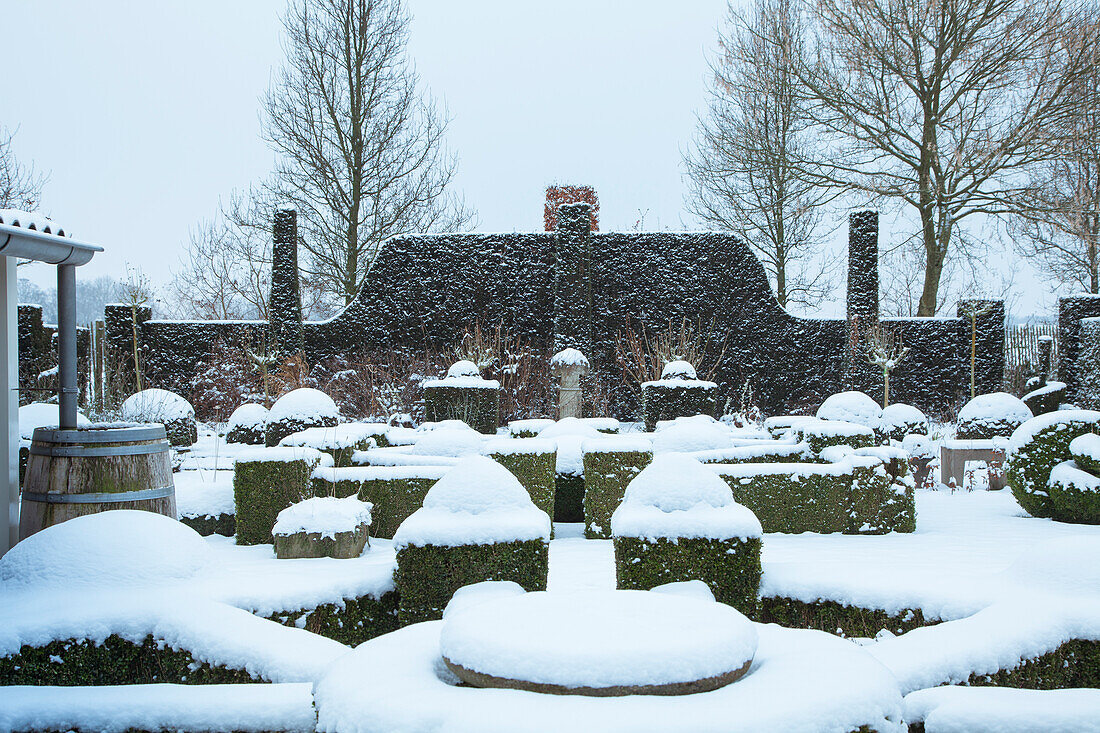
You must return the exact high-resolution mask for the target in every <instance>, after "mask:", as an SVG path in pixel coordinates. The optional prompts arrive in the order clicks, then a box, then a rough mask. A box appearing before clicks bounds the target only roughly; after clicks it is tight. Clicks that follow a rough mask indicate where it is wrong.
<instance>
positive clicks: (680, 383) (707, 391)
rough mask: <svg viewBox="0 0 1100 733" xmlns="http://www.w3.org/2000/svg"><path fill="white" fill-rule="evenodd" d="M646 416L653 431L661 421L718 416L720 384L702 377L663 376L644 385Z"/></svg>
mask: <svg viewBox="0 0 1100 733" xmlns="http://www.w3.org/2000/svg"><path fill="white" fill-rule="evenodd" d="M642 415H643V418H644V419H645V429H646V430H648V431H649V432H653V430H654V429H655V428H656V427H657V423H658V422H659V421H661V420H675V419H676V418H678V417H690V416H692V415H709V416H711V417H717V416H718V385H717V384H715V383H714V382H705V381H702V380H697V379H692V380H687V379H684V380H680V379H660V380H657V381H653V382H645V383H644V384H642Z"/></svg>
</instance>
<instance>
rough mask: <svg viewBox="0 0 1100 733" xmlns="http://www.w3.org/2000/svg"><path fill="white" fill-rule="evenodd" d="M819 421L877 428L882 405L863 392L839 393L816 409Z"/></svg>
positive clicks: (828, 398) (880, 417)
mask: <svg viewBox="0 0 1100 733" xmlns="http://www.w3.org/2000/svg"><path fill="white" fill-rule="evenodd" d="M817 417H818V419H820V420H842V421H844V422H854V423H856V424H858V425H866V426H867V427H869V428H872V429H873V428H877V427H878V426H879V424H880V421H881V419H882V405H880V404H879V403H877V402H875V401H874V400H873V399H871V398H870V397H869V396H867V395H866V394H864V393H863V392H856V391H851V392H840V393H838V394H835V395H831V396H829V397H827V398H826V399H825V401H824V402H822V403H821V407H819V408H817Z"/></svg>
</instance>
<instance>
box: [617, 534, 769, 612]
mask: <svg viewBox="0 0 1100 733" xmlns="http://www.w3.org/2000/svg"><path fill="white" fill-rule="evenodd" d="M614 545H615V585H616V587H618V588H620V589H624V590H649V589H650V588H655V587H656V586H658V585H664V584H665V583H675V582H679V581H684V580H701V581H703V582H704V583H706V584H707V586H709V587H710V590H711V592H712V593H714V597H715V599H716V600H718V601H719V602H720V603H726V604H728V605H730V606H733V607H734V608H736V609H737V610H738V611H740V612H741V613H743V614H745V615H746V616H753V615H754V614H755V613H756V608H757V600H758V599H757V594H758V593H759V591H760V576H761V568H760V547H761V544H760V540H759V539H749V540H740V539H727V540H716V539H709V538H696V537H693V538H683V537H681V538H678V539H676V540H675V541H673V540H670V539H665V538H660V539H657V540H654V541H650V540H644V539H639V538H637V537H615V538H614Z"/></svg>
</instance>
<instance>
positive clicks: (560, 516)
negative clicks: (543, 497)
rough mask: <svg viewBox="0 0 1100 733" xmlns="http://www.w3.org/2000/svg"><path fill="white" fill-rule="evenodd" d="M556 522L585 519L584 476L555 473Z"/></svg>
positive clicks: (554, 515)
mask: <svg viewBox="0 0 1100 733" xmlns="http://www.w3.org/2000/svg"><path fill="white" fill-rule="evenodd" d="M551 516H552V517H553V518H554V521H555V522H583V521H584V476H574V475H573V474H566V473H558V474H555V475H554V513H553V514H552V515H551Z"/></svg>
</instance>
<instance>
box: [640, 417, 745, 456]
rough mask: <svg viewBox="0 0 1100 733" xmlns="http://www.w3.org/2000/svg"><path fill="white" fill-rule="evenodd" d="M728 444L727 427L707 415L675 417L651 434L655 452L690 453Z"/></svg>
mask: <svg viewBox="0 0 1100 733" xmlns="http://www.w3.org/2000/svg"><path fill="white" fill-rule="evenodd" d="M729 446H730V431H729V428H728V427H726V426H725V425H723V424H722V423H720V422H718V421H717V420H715V419H714V418H712V417H710V416H709V415H695V416H693V417H680V418H677V419H676V420H674V421H673V422H672V424H671V425H663V426H661V427H660V428H659V429H658V430H657V432H656V434H655V435H654V436H653V451H654V452H655V453H673V452H675V453H690V452H694V451H701V450H714V449H716V448H728V447H729Z"/></svg>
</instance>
